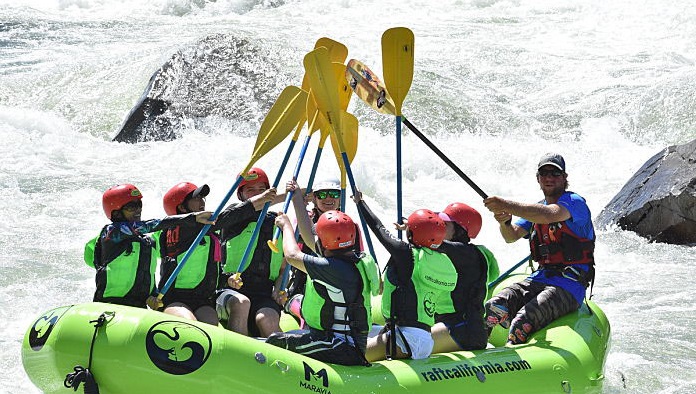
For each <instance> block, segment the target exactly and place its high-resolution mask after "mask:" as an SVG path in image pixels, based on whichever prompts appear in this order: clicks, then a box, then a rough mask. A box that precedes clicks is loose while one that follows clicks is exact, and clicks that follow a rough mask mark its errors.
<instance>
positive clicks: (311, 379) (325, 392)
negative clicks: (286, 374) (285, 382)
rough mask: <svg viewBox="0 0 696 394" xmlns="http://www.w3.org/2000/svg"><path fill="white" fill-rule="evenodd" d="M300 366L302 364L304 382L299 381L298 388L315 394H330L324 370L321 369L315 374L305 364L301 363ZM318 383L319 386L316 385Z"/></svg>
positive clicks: (327, 376) (327, 378)
mask: <svg viewBox="0 0 696 394" xmlns="http://www.w3.org/2000/svg"><path fill="white" fill-rule="evenodd" d="M302 364H304V378H305V381H304V382H302V381H300V387H302V388H303V389H305V390H309V391H312V392H315V393H321V394H331V391H329V389H328V387H329V375H328V374H327V373H326V369H324V368H322V369H320V370H319V371H318V372H317V371H314V370H313V369H312V367H310V366H309V365H308V364H307V363H306V362H304V361H303V362H302ZM319 381H321V386H319V385H318V384H319ZM322 386H323V387H322Z"/></svg>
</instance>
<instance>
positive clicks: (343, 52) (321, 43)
mask: <svg viewBox="0 0 696 394" xmlns="http://www.w3.org/2000/svg"><path fill="white" fill-rule="evenodd" d="M319 47H324V48H326V49H328V51H329V58H331V60H332V61H335V62H340V63H343V62H344V61H346V57H348V48H346V46H345V45H343V44H341V43H340V42H338V41H334V40H332V39H330V38H328V37H322V38H320V39H318V40H317V42H316V44H314V48H315V49H316V48H319ZM302 90H304V91H306V92H309V90H310V89H309V79H308V78H307V73H305V75H304V76H303V77H302ZM349 100H350V98H349ZM309 114H310V112H309V111H307V115H306V116H303V117H302V118H301V119H300V121H299V122H298V124H297V131H295V135H294V136H293V140H295V141H297V138H298V137H299V134H300V130H301V129H302V126H304V124H305V122H307V121H308V120H309V121H311V119H308V116H309ZM313 131H316V129H314V130H310V131H309V132H310V134H311V133H312V132H313Z"/></svg>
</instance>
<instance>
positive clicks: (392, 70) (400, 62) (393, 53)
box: [382, 27, 415, 116]
mask: <svg viewBox="0 0 696 394" xmlns="http://www.w3.org/2000/svg"><path fill="white" fill-rule="evenodd" d="M414 40H415V39H414V37H413V32H412V31H411V30H409V29H407V28H405V27H395V28H392V29H389V30H387V31H385V32H384V34H382V68H383V69H384V83H385V85H386V87H387V91H389V94H390V95H391V97H392V99H393V100H394V105H395V108H396V116H401V104H403V102H404V99H405V98H406V94H408V90H409V89H410V88H411V81H412V80H413V44H414Z"/></svg>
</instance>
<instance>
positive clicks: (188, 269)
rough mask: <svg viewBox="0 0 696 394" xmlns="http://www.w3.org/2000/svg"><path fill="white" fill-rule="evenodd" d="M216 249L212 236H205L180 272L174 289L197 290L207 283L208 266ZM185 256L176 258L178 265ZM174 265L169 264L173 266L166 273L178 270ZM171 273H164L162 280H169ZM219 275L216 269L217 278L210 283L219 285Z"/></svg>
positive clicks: (210, 280) (211, 279)
mask: <svg viewBox="0 0 696 394" xmlns="http://www.w3.org/2000/svg"><path fill="white" fill-rule="evenodd" d="M170 231H171V230H168V231H167V232H166V233H169V232H170ZM214 248H215V241H214V240H213V239H211V237H210V235H208V234H206V235H205V236H203V238H202V240H201V242H200V243H199V244H198V246H196V247H195V248H194V249H193V252H191V256H190V257H189V258H188V260H186V265H184V267H183V268H182V269H181V271H179V274H178V275H177V277H176V280H175V281H174V284H173V287H174V288H175V289H195V288H197V287H198V286H199V285H201V283H202V282H204V281H206V276H207V275H208V265H209V264H210V261H211V259H213V256H214ZM185 254H186V253H181V254H179V255H178V256H176V264H177V265H178V264H179V263H181V260H182V259H183V258H184V255H185ZM172 263H173V262H169V264H171V266H168V267H167V269H166V271H169V273H171V272H173V271H174V269H176V265H174V264H172ZM169 273H166V272H162V279H163V280H167V279H169V275H170V274H169ZM217 273H218V271H217V269H216V270H215V272H214V273H213V274H215V277H214V278H210V279H209V282H210V283H215V284H217ZM213 290H214V289H213Z"/></svg>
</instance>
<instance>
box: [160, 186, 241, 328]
mask: <svg viewBox="0 0 696 394" xmlns="http://www.w3.org/2000/svg"><path fill="white" fill-rule="evenodd" d="M208 193H210V187H208V185H203V186H201V187H198V186H196V185H194V184H193V183H191V182H180V183H178V184H176V185H174V186H173V187H172V188H171V189H169V190H168V191H167V193H165V194H164V197H163V198H162V204H163V206H164V211H165V213H167V215H177V214H186V213H190V212H195V211H203V210H205V197H206V196H207V195H208ZM230 216H231V215H230V211H229V210H224V211H222V212H220V214H219V215H218V217H217V220H216V224H215V225H214V226H212V227H211V228H210V229H209V230H208V232H207V233H206V234H205V235H204V237H203V238H202V239H201V242H200V243H199V244H198V245H197V246H196V249H195V250H194V251H193V252H192V254H191V256H190V258H189V259H188V260H187V261H186V265H185V266H184V267H183V269H181V271H180V272H179V274H178V276H177V277H176V279H175V280H174V282H172V284H171V287H170V288H169V291H168V292H167V293H166V294H165V295H164V298H163V299H162V301H164V313H169V314H172V315H175V316H179V317H183V318H186V319H191V320H199V321H202V322H205V323H208V324H213V325H218V323H219V320H218V315H217V311H216V310H215V297H216V291H217V286H218V280H219V277H220V272H221V270H222V267H221V263H222V251H221V245H220V239H219V236H218V234H217V232H216V231H215V230H216V229H218V228H220V227H224V226H225V223H227V222H228V221H229V219H230ZM202 228H203V225H202V224H199V225H198V226H193V227H191V226H189V227H184V226H176V227H173V228H170V229H166V230H164V231H162V232H161V234H160V236H159V245H160V255H161V258H162V262H161V266H160V272H161V277H160V284H159V287H160V288H162V287H163V286H164V284H165V283H166V282H167V281H168V280H169V277H170V276H171V274H172V272H174V270H175V269H176V267H177V265H178V264H179V262H180V261H181V259H182V258H183V256H184V254H185V253H186V252H187V251H188V249H189V247H190V246H191V243H192V242H193V241H194V240H195V239H196V237H198V234H199V233H200V231H201V229H202Z"/></svg>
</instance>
